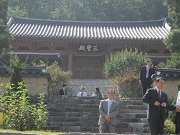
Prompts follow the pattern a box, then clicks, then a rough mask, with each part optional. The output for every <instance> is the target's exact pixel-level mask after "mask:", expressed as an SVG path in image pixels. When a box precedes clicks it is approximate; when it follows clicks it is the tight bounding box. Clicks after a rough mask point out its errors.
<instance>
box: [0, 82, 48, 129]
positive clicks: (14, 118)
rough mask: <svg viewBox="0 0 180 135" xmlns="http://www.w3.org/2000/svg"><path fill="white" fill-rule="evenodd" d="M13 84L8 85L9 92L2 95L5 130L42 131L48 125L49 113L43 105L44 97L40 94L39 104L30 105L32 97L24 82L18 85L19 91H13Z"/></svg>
mask: <svg viewBox="0 0 180 135" xmlns="http://www.w3.org/2000/svg"><path fill="white" fill-rule="evenodd" d="M13 88H14V86H13V84H10V83H9V84H7V90H6V91H5V93H3V94H2V95H1V98H0V100H1V107H2V108H1V109H2V110H1V111H2V112H3V113H4V117H3V125H2V127H3V128H5V129H15V130H21V131H24V130H40V129H42V128H43V126H44V125H45V123H46V120H47V116H48V112H47V107H46V105H45V104H44V103H43V100H44V95H43V94H40V95H39V97H38V103H37V104H30V97H29V96H28V95H27V90H26V89H24V88H25V86H24V84H23V83H22V82H20V83H18V91H12V90H11V89H13Z"/></svg>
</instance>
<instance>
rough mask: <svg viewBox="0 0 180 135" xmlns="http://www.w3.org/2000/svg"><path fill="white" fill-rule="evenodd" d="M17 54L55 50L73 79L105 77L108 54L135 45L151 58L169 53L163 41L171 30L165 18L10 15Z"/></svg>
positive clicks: (165, 55) (51, 51)
mask: <svg viewBox="0 0 180 135" xmlns="http://www.w3.org/2000/svg"><path fill="white" fill-rule="evenodd" d="M8 28H9V30H10V32H11V33H12V34H13V35H14V38H15V39H14V40H13V41H12V43H11V45H12V46H13V50H14V51H15V52H16V53H22V52H23V53H26V55H28V53H31V54H33V53H35V54H38V53H45V54H49V53H56V54H60V56H61V57H62V59H63V65H62V66H63V70H65V71H71V72H72V73H73V78H76V79H101V78H104V76H103V74H102V69H103V65H104V63H105V61H107V60H108V59H109V55H110V54H111V53H115V52H117V51H121V50H123V49H125V48H132V49H134V48H137V49H138V50H139V51H142V52H143V53H147V55H148V56H150V57H152V58H166V57H168V56H170V53H169V50H167V49H166V47H165V45H164V44H163V42H162V40H163V39H164V38H166V36H167V35H168V34H169V32H170V27H169V25H168V24H167V23H166V20H165V19H161V20H152V21H122V22H119V21H113V22H109V21H103V22H99V21H95V22H88V21H58V20H43V19H30V18H17V17H12V18H10V20H9V22H8Z"/></svg>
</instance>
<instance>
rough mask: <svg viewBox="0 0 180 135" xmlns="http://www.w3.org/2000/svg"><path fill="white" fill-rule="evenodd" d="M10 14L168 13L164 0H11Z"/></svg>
mask: <svg viewBox="0 0 180 135" xmlns="http://www.w3.org/2000/svg"><path fill="white" fill-rule="evenodd" d="M8 15H9V16H23V17H29V18H40V19H55V20H75V21H125V20H126V21H131V20H132V21H135V20H155V19H160V18H165V17H166V16H167V8H166V7H165V6H164V5H163V0H158V1H157V0H134V1H132V0H38V1H37V0H31V1H29V0H23V1H22V0H10V1H9V7H8Z"/></svg>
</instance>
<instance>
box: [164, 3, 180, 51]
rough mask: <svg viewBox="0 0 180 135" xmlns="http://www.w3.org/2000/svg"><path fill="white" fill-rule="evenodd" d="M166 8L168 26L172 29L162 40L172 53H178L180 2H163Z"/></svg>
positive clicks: (179, 49) (179, 47)
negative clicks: (169, 21) (168, 20)
mask: <svg viewBox="0 0 180 135" xmlns="http://www.w3.org/2000/svg"><path fill="white" fill-rule="evenodd" d="M165 4H166V6H167V7H168V17H169V18H170V19H171V23H170V25H171V26H172V29H171V31H170V34H169V35H168V37H167V38H166V39H165V40H164V43H165V45H166V46H167V47H168V48H169V49H170V51H171V52H172V53H179V52H180V46H179V44H180V39H179V37H180V16H179V15H180V1H179V0H165Z"/></svg>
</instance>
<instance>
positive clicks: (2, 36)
mask: <svg viewBox="0 0 180 135" xmlns="http://www.w3.org/2000/svg"><path fill="white" fill-rule="evenodd" d="M7 7H8V0H1V2H0V65H9V57H10V55H9V51H10V46H9V41H10V40H11V39H12V35H11V34H10V33H9V31H8V29H7V27H6V23H7V9H8V8H7Z"/></svg>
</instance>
